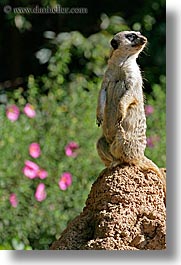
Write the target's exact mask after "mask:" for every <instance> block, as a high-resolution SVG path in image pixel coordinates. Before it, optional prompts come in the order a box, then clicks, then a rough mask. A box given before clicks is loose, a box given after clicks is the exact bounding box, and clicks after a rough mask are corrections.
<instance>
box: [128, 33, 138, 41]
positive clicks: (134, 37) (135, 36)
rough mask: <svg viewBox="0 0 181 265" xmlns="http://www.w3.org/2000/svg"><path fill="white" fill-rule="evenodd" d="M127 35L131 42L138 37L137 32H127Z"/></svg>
mask: <svg viewBox="0 0 181 265" xmlns="http://www.w3.org/2000/svg"><path fill="white" fill-rule="evenodd" d="M125 37H126V38H127V39H128V40H129V41H131V42H133V41H135V40H136V39H137V38H138V36H137V35H136V34H135V33H129V34H126V35H125Z"/></svg>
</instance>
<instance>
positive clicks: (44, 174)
mask: <svg viewBox="0 0 181 265" xmlns="http://www.w3.org/2000/svg"><path fill="white" fill-rule="evenodd" d="M37 174H38V177H39V178H40V179H45V178H46V177H47V176H48V172H47V171H46V170H44V169H42V168H41V169H39V171H38V173H37Z"/></svg>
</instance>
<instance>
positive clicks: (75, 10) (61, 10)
mask: <svg viewBox="0 0 181 265" xmlns="http://www.w3.org/2000/svg"><path fill="white" fill-rule="evenodd" d="M3 10H4V12H5V13H6V14H8V13H11V12H13V13H15V14H87V13H88V8H86V7H62V6H60V5H56V6H55V7H49V6H46V7H40V6H35V7H12V6H10V5H6V6H4V8H3Z"/></svg>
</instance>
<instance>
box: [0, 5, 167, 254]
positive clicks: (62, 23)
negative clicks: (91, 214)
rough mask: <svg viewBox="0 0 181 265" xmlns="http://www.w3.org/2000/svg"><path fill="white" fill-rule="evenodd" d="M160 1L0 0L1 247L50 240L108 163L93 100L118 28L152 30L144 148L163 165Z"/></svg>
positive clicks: (43, 244)
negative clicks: (100, 154) (99, 143)
mask: <svg viewBox="0 0 181 265" xmlns="http://www.w3.org/2000/svg"><path fill="white" fill-rule="evenodd" d="M165 4H166V1H165V0H154V1H153V0H147V1H141V0H134V1H131V0H128V1H122V0H120V1H117V2H116V3H113V2H112V1H108V0H105V1H88V0H86V1H85V0H84V1H83V0H79V1H78V0H77V1H71V0H64V1H58V0H40V1H31V0H25V1H10V0H1V1H0V12H1V16H0V25H1V31H0V62H1V63H0V211H1V215H0V249H27V250H29V249H30V250H31V249H48V247H49V245H50V244H51V243H52V241H53V240H55V238H57V237H58V236H59V235H60V233H61V232H62V230H63V229H64V228H65V227H66V225H67V223H68V222H69V221H70V220H72V219H73V218H74V217H75V216H76V215H78V214H79V213H80V212H81V210H82V208H83V207H84V205H85V200H86V198H87V195H88V193H89V191H90V188H91V185H92V183H93V182H94V181H95V180H96V178H97V176H98V174H99V173H100V171H101V170H102V169H103V168H104V165H103V164H102V162H101V161H100V159H99V157H98V155H97V152H96V141H97V139H98V138H99V136H100V135H101V130H100V128H97V126H96V123H95V115H96V114H95V113H96V104H97V96H98V91H99V89H100V86H101V82H102V78H103V75H104V72H105V69H106V63H107V59H108V57H109V51H110V40H111V39H112V36H113V35H114V34H116V33H117V32H119V31H121V30H138V31H140V32H141V33H142V34H143V35H145V36H146V37H147V38H148V45H147V47H146V48H145V50H144V52H142V54H141V55H140V57H139V58H138V64H139V65H140V68H141V71H142V75H143V79H144V88H143V90H144V94H145V113H146V116H147V127H148V129H147V149H146V155H147V156H148V157H149V158H151V159H152V160H153V161H154V162H155V163H156V164H157V165H158V166H159V167H166V126H165V122H166V117H165V113H166V86H165V79H166V77H165V61H166V58H165V47H166V36H165V35H166V29H165V23H166V10H165ZM57 7H59V10H60V7H61V8H66V10H67V13H63V9H62V12H61V13H56V12H54V13H51V11H50V10H51V8H52V10H53V8H54V10H56V8H57ZM40 8H44V9H40ZM38 9H39V13H37V10H38ZM48 9H49V11H50V12H49V13H48V12H47V10H48ZM33 10H35V11H36V13H33ZM41 10H42V11H41ZM64 10H65V9H64ZM43 11H44V13H43ZM45 11H46V13H45ZM40 12H41V13H40Z"/></svg>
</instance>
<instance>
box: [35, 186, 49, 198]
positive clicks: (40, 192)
mask: <svg viewBox="0 0 181 265" xmlns="http://www.w3.org/2000/svg"><path fill="white" fill-rule="evenodd" d="M46 196H47V193H46V191H45V184H44V183H40V184H38V186H37V188H36V192H35V198H36V200H37V201H39V202H41V201H43V200H45V199H46Z"/></svg>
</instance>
